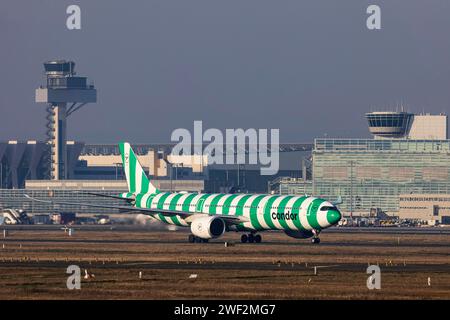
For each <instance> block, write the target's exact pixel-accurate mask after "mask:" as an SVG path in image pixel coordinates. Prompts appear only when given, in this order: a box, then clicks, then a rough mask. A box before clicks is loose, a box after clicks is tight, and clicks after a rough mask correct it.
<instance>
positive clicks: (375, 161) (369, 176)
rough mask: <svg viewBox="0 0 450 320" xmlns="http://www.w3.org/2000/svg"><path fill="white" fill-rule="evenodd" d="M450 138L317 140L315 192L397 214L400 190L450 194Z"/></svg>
mask: <svg viewBox="0 0 450 320" xmlns="http://www.w3.org/2000/svg"><path fill="white" fill-rule="evenodd" d="M449 173H450V140H369V139H364V140H362V139H316V140H315V145H314V150H313V177H314V178H313V193H314V194H315V195H317V196H323V197H325V198H328V199H333V198H336V197H337V196H341V197H342V199H343V201H344V203H343V204H342V205H340V208H341V209H342V210H343V211H344V212H347V213H348V212H350V211H353V212H360V213H363V214H365V213H369V211H370V209H372V208H380V209H381V210H382V211H384V212H386V213H388V214H397V212H398V210H399V195H400V194H412V193H420V194H427V193H428V194H442V193H450V179H449V177H450V176H449Z"/></svg>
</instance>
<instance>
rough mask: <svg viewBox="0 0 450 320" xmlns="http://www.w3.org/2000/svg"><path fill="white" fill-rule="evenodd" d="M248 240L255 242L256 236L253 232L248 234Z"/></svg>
mask: <svg viewBox="0 0 450 320" xmlns="http://www.w3.org/2000/svg"><path fill="white" fill-rule="evenodd" d="M248 242H249V243H253V242H255V237H254V236H253V234H251V233H250V234H249V235H248Z"/></svg>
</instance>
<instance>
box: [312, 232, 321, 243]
mask: <svg viewBox="0 0 450 320" xmlns="http://www.w3.org/2000/svg"><path fill="white" fill-rule="evenodd" d="M312 232H313V234H314V236H313V237H312V238H311V243H313V244H319V243H320V238H319V231H317V230H313V231H312Z"/></svg>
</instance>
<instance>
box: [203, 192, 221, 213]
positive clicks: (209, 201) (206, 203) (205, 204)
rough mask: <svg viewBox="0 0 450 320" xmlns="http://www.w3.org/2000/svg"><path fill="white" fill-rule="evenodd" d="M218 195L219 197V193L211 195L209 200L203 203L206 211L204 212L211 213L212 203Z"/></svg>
mask: <svg viewBox="0 0 450 320" xmlns="http://www.w3.org/2000/svg"><path fill="white" fill-rule="evenodd" d="M218 195H219V194H218V193H214V194H212V195H210V196H209V197H208V198H206V200H205V202H203V208H204V209H205V210H204V211H205V212H207V213H210V212H211V202H212V201H213V199H214V198H215V197H217V196H218Z"/></svg>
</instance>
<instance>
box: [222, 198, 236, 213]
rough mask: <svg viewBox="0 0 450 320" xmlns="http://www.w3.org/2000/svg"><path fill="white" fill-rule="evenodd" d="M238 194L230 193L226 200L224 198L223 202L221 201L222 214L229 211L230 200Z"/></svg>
mask: <svg viewBox="0 0 450 320" xmlns="http://www.w3.org/2000/svg"><path fill="white" fill-rule="evenodd" d="M237 196H238V194H232V195H231V196H229V197H228V198H227V200H225V202H224V203H223V209H222V214H228V213H229V212H230V205H231V202H232V201H233V199H235V198H236V197H237Z"/></svg>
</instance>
